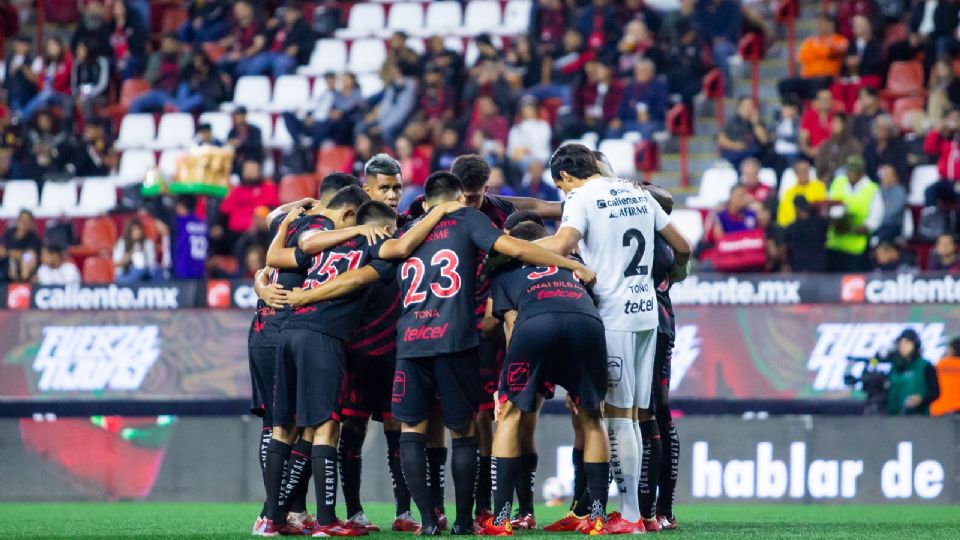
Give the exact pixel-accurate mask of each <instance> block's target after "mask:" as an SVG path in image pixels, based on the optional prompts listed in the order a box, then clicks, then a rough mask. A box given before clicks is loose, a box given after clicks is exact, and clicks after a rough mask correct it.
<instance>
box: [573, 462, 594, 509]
mask: <svg viewBox="0 0 960 540" xmlns="http://www.w3.org/2000/svg"><path fill="white" fill-rule="evenodd" d="M586 493H587V475H586V473H584V472H583V448H574V449H573V501H571V502H570V511H571V512H573V513H574V514H576V515H578V516H582V515H585V514H586V513H587V512H589V511H590V510H589V504H590V501H589V500H588V499H587V498H586V497H585V496H584V495H586Z"/></svg>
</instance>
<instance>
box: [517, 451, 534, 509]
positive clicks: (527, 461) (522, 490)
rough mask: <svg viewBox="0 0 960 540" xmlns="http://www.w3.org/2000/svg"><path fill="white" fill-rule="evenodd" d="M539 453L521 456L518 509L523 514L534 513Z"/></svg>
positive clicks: (518, 480)
mask: <svg viewBox="0 0 960 540" xmlns="http://www.w3.org/2000/svg"><path fill="white" fill-rule="evenodd" d="M538 461H539V456H538V455H537V454H535V453H534V454H523V455H521V456H520V476H519V477H517V511H519V512H520V513H521V514H532V513H533V489H534V485H535V483H536V480H537V462H538Z"/></svg>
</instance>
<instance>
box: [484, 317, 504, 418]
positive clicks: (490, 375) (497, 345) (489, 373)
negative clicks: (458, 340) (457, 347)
mask: <svg viewBox="0 0 960 540" xmlns="http://www.w3.org/2000/svg"><path fill="white" fill-rule="evenodd" d="M477 351H478V354H479V356H480V385H481V387H482V389H483V397H482V399H481V401H480V407H479V408H478V410H481V411H484V410H493V394H494V393H496V391H497V379H499V378H500V370H501V369H502V368H503V359H504V357H505V356H506V343H505V340H504V338H503V332H501V331H499V330H498V331H497V332H495V333H494V335H493V336H491V338H490V339H486V338H484V337H482V336H481V338H480V347H479V348H478V349H477Z"/></svg>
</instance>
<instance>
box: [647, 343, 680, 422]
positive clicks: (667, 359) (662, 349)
mask: <svg viewBox="0 0 960 540" xmlns="http://www.w3.org/2000/svg"><path fill="white" fill-rule="evenodd" d="M673 343H674V337H673V336H672V335H670V334H664V333H663V332H657V350H656V355H655V356H654V359H653V393H652V394H650V395H651V396H653V399H651V400H650V406H651V408H652V409H654V410H656V407H657V406H658V405H660V406H662V405H667V404H669V403H670V365H671V364H672V363H673V362H672V361H673Z"/></svg>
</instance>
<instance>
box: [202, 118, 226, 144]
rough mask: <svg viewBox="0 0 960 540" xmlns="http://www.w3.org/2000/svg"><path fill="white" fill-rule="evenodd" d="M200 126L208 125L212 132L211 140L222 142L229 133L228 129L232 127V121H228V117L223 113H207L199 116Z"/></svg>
mask: <svg viewBox="0 0 960 540" xmlns="http://www.w3.org/2000/svg"><path fill="white" fill-rule="evenodd" d="M200 123H201V124H210V129H212V130H213V138H215V139H218V140H220V142H224V141H226V139H227V134H228V133H230V128H232V127H233V120H231V119H230V115H229V114H227V113H225V112H216V111H209V112H205V113H203V114H201V115H200Z"/></svg>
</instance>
